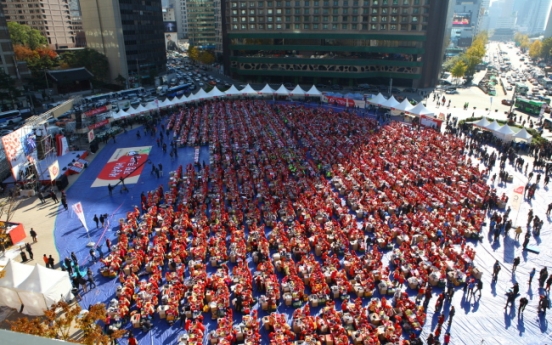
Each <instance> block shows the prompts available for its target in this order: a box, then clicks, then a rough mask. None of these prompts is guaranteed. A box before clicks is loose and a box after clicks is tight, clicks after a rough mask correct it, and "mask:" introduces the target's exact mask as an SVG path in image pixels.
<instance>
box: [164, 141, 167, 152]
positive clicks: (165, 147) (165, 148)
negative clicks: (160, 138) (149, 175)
mask: <svg viewBox="0 0 552 345" xmlns="http://www.w3.org/2000/svg"><path fill="white" fill-rule="evenodd" d="M163 153H167V144H165V143H163Z"/></svg>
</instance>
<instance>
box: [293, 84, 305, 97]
mask: <svg viewBox="0 0 552 345" xmlns="http://www.w3.org/2000/svg"><path fill="white" fill-rule="evenodd" d="M289 95H290V96H292V97H305V90H303V89H302V88H301V86H299V84H297V86H296V87H295V89H293V91H290V92H289Z"/></svg>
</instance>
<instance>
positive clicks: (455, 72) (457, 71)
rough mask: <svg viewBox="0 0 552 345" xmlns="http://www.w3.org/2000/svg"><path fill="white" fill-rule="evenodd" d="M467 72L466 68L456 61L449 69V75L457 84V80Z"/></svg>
mask: <svg viewBox="0 0 552 345" xmlns="http://www.w3.org/2000/svg"><path fill="white" fill-rule="evenodd" d="M467 70H468V66H467V65H466V64H465V63H464V62H463V61H458V62H457V63H456V65H454V67H453V68H452V69H451V71H450V74H451V75H452V76H453V77H454V78H456V83H458V79H459V78H462V77H463V76H464V75H465V74H466V71H467Z"/></svg>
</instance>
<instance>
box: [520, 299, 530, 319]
mask: <svg viewBox="0 0 552 345" xmlns="http://www.w3.org/2000/svg"><path fill="white" fill-rule="evenodd" d="M528 303H529V300H527V298H525V297H522V298H520V299H519V309H518V317H519V316H520V314H523V311H524V310H525V307H526V306H527V304H528Z"/></svg>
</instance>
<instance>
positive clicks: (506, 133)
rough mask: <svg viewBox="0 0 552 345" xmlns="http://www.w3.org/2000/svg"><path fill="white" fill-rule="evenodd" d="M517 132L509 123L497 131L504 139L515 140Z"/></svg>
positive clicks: (498, 135)
mask: <svg viewBox="0 0 552 345" xmlns="http://www.w3.org/2000/svg"><path fill="white" fill-rule="evenodd" d="M515 134H516V132H514V131H513V130H512V129H511V128H510V126H508V125H504V126H502V127H500V128H499V130H498V131H496V136H497V137H499V138H500V139H502V140H504V141H512V140H514V135H515Z"/></svg>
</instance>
